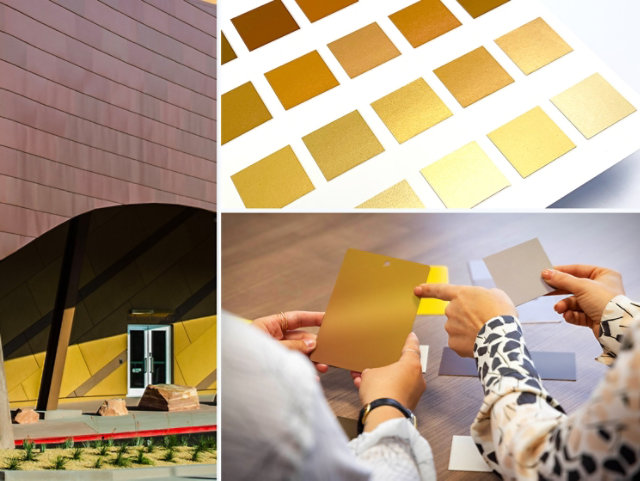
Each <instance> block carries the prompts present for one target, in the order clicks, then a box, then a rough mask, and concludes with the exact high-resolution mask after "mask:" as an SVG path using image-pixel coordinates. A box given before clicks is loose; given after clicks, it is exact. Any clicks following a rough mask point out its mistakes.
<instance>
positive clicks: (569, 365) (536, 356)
mask: <svg viewBox="0 0 640 481" xmlns="http://www.w3.org/2000/svg"><path fill="white" fill-rule="evenodd" d="M531 358H532V359H533V363H534V364H535V366H536V369H537V370H538V374H540V377H541V378H542V379H547V380H553V381H575V380H576V379H577V376H576V355H575V353H573V352H541V351H540V352H538V351H533V352H532V353H531ZM438 375H440V376H469V377H476V376H477V375H478V368H477V367H476V361H475V360H474V359H472V358H470V357H461V356H459V355H458V354H457V353H456V352H455V351H454V350H453V349H450V348H448V347H445V348H444V349H443V350H442V358H441V359H440V370H439V371H438Z"/></svg>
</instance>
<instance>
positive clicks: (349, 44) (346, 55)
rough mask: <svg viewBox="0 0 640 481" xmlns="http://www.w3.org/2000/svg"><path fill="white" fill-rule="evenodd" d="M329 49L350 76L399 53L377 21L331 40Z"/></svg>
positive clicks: (369, 68) (365, 70)
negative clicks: (333, 40)
mask: <svg viewBox="0 0 640 481" xmlns="http://www.w3.org/2000/svg"><path fill="white" fill-rule="evenodd" d="M329 49H330V50H331V52H332V53H333V55H335V57H336V58H337V59H338V62H340V65H342V68H343V69H344V70H345V72H347V75H349V77H351V78H354V77H357V76H358V75H360V74H362V73H364V72H367V71H369V70H371V69H372V68H374V67H377V66H378V65H381V64H383V63H385V62H387V61H389V60H391V59H392V58H394V57H397V56H398V55H400V51H399V50H398V49H397V48H396V46H395V45H394V44H393V43H392V42H391V40H389V37H387V36H386V35H385V33H384V32H383V31H382V29H381V28H380V26H379V25H378V24H377V23H372V24H370V25H367V26H366V27H363V28H361V29H360V30H356V31H355V32H353V33H350V34H349V35H346V36H344V37H342V38H340V39H338V40H336V41H335V42H331V43H330V44H329Z"/></svg>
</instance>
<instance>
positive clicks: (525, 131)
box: [488, 107, 575, 178]
mask: <svg viewBox="0 0 640 481" xmlns="http://www.w3.org/2000/svg"><path fill="white" fill-rule="evenodd" d="M488 137H489V138H490V139H491V141H492V142H493V143H494V144H495V145H496V147H498V149H500V152H502V154H503V155H504V156H505V157H506V158H507V160H508V161H509V162H511V165H513V166H514V167H515V169H516V170H517V171H518V173H519V174H520V175H521V176H522V177H523V178H524V177H527V176H529V175H531V174H532V173H534V172H535V171H536V170H538V169H540V168H542V167H544V166H545V165H547V164H549V163H551V162H553V161H554V160H556V159H557V158H558V157H561V156H563V155H564V154H566V153H567V152H569V151H570V150H571V149H573V148H575V144H574V143H573V142H572V141H571V139H569V137H567V136H566V135H565V133H564V132H563V131H562V130H560V127H558V126H557V125H556V124H555V122H554V121H553V120H551V119H550V118H549V116H548V115H547V114H546V113H545V112H544V110H542V108H540V107H536V108H534V109H532V110H530V111H529V112H527V113H525V114H522V115H521V116H520V117H518V118H516V119H514V120H512V121H511V122H509V123H507V124H505V125H503V126H502V127H500V128H498V129H496V130H494V131H493V132H491V133H490V134H489V135H488Z"/></svg>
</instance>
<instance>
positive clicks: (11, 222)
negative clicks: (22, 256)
mask: <svg viewBox="0 0 640 481" xmlns="http://www.w3.org/2000/svg"><path fill="white" fill-rule="evenodd" d="M215 32H216V5H215V4H212V3H207V2H204V1H200V0H28V1H25V0H0V259H3V258H5V257H6V256H7V255H9V254H11V253H12V252H14V251H16V250H18V249H19V248H20V247H22V246H24V245H25V244H27V243H29V242H30V241H31V240H33V239H34V238H36V237H38V236H40V235H42V234H43V233H45V232H47V231H49V230H51V229H52V228H53V227H55V226H57V225H59V224H61V223H63V222H65V221H66V220H67V219H69V218H71V217H74V216H76V215H79V214H81V213H84V212H88V211H91V210H93V209H96V208H100V207H106V206H111V205H118V204H139V203H167V204H179V205H184V206H193V207H199V208H203V209H207V210H210V211H215V209H216V180H215V176H216V98H215V97H216V38H215V35H216V33H215Z"/></svg>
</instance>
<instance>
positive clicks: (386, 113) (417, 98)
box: [371, 78, 453, 143]
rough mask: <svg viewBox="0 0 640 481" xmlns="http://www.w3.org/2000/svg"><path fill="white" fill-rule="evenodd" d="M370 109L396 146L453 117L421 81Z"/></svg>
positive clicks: (409, 85) (389, 96) (412, 83)
mask: <svg viewBox="0 0 640 481" xmlns="http://www.w3.org/2000/svg"><path fill="white" fill-rule="evenodd" d="M371 106H372V107H373V109H374V110H375V111H376V113H377V114H378V115H379V116H380V118H381V119H382V121H383V122H384V123H385V125H386V126H387V128H388V129H389V130H390V131H391V133H392V134H393V136H394V137H395V138H396V140H397V141H398V142H399V143H403V142H405V141H407V140H409V139H410V138H411V137H415V136H416V135H418V134H419V133H420V132H424V131H425V130H427V129H428V128H430V127H433V126H434V125H436V124H437V123H439V122H442V121H443V120H444V119H446V118H449V117H451V115H453V114H452V113H451V111H450V110H449V108H448V107H447V106H446V105H445V104H444V102H443V101H442V100H440V97H438V96H437V95H436V93H435V92H434V91H433V90H432V89H431V87H429V85H428V84H427V82H425V81H424V79H422V78H419V79H418V80H414V81H413V82H411V83H410V84H408V85H405V86H404V87H402V88H400V89H398V90H396V91H395V92H391V93H390V94H388V95H386V96H384V97H382V98H381V99H379V100H376V101H375V102H373V103H372V104H371Z"/></svg>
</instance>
